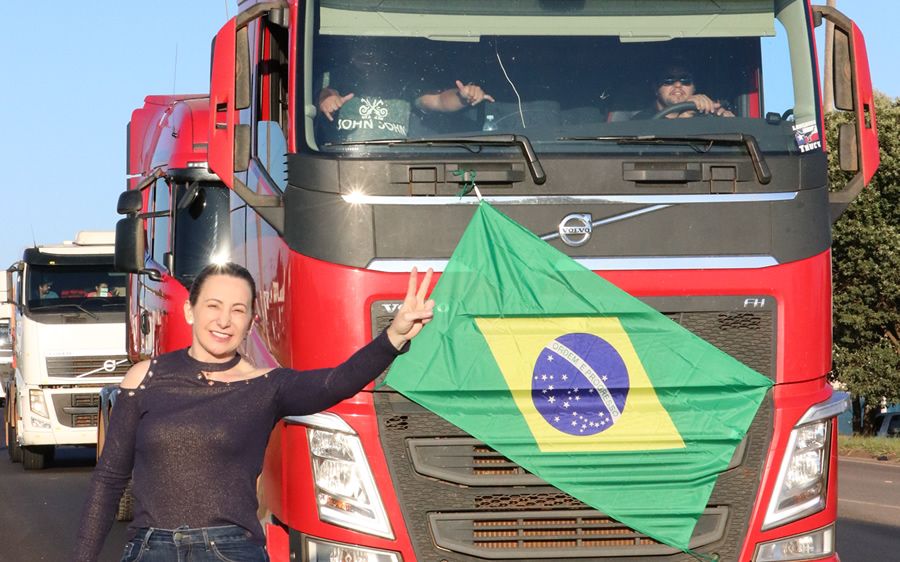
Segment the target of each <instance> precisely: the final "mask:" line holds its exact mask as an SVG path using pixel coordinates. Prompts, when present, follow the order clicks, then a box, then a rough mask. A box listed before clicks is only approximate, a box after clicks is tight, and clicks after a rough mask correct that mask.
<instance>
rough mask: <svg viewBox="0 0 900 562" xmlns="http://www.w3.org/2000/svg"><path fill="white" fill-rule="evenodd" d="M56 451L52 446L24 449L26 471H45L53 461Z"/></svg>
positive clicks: (23, 461)
mask: <svg viewBox="0 0 900 562" xmlns="http://www.w3.org/2000/svg"><path fill="white" fill-rule="evenodd" d="M54 451H55V448H54V447H53V446H52V445H51V446H46V445H43V446H37V447H22V465H23V466H24V467H25V470H43V469H44V468H45V467H46V466H47V465H48V464H50V461H52V460H53V453H54Z"/></svg>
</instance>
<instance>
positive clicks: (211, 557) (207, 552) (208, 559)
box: [122, 525, 269, 562]
mask: <svg viewBox="0 0 900 562" xmlns="http://www.w3.org/2000/svg"><path fill="white" fill-rule="evenodd" d="M251 536H252V535H251V534H250V533H249V532H248V531H247V530H246V529H242V528H241V527H238V526H236V525H228V526H225V527H202V528H199V529H189V528H187V527H179V528H177V529H155V528H152V527H151V528H143V529H138V530H137V533H136V534H135V536H134V538H133V539H131V540H130V541H128V543H127V544H126V545H125V552H124V553H123V554H122V562H138V561H140V562H269V555H268V554H266V549H265V547H263V546H260V545H258V544H256V543H254V542H251Z"/></svg>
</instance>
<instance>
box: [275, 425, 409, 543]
mask: <svg viewBox="0 0 900 562" xmlns="http://www.w3.org/2000/svg"><path fill="white" fill-rule="evenodd" d="M292 419H293V420H295V421H300V422H301V423H303V424H304V425H306V426H307V431H306V436H307V439H308V440H309V450H310V453H311V456H312V459H311V460H312V472H313V480H314V486H315V494H316V505H317V507H318V510H319V518H320V519H322V520H323V521H327V522H329V523H334V524H335V525H340V526H342V527H347V528H350V529H353V530H356V531H361V532H363V533H368V534H371V535H377V536H380V537H385V538H388V539H393V538H394V533H393V531H392V530H391V525H390V522H389V521H388V518H387V513H386V512H385V510H384V505H383V504H382V502H381V495H380V494H379V493H378V488H376V486H375V479H374V477H373V476H372V470H371V469H370V468H369V463H368V461H367V460H366V455H365V452H364V451H363V448H362V443H361V442H360V440H359V436H357V434H356V432H355V431H353V429H352V428H351V427H350V426H349V425H347V424H346V423H345V422H344V421H343V420H341V419H340V418H339V417H337V416H335V415H334V414H315V415H312V416H302V417H299V418H297V417H295V418H292Z"/></svg>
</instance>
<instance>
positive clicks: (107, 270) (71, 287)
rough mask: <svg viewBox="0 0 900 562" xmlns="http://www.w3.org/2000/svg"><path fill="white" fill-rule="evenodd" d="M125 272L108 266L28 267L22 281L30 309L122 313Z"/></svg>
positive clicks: (36, 310)
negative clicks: (24, 279) (24, 278)
mask: <svg viewBox="0 0 900 562" xmlns="http://www.w3.org/2000/svg"><path fill="white" fill-rule="evenodd" d="M126 281H127V279H126V275H125V274H124V273H117V272H115V271H112V266H110V265H105V266H68V265H64V266H54V265H49V266H47V265H32V266H29V267H28V270H27V276H26V281H25V286H26V293H25V300H26V301H27V305H28V309H29V310H30V311H31V312H35V313H40V312H70V311H75V312H77V311H86V312H89V313H94V312H119V311H121V312H124V311H125V284H126Z"/></svg>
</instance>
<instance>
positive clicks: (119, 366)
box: [47, 355, 131, 379]
mask: <svg viewBox="0 0 900 562" xmlns="http://www.w3.org/2000/svg"><path fill="white" fill-rule="evenodd" d="M129 368H131V362H130V361H128V358H127V357H126V356H124V355H113V356H109V355H81V356H69V357H48V358H47V375H48V376H50V377H68V378H76V377H77V378H79V379H91V378H105V377H124V376H125V373H127V372H128V369H129Z"/></svg>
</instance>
